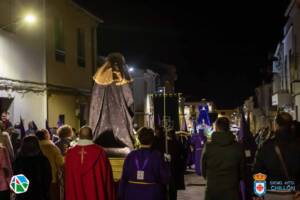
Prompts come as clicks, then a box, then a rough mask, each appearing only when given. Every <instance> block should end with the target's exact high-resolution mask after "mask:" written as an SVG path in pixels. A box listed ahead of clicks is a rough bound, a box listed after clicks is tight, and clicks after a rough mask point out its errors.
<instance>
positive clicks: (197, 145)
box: [191, 129, 206, 176]
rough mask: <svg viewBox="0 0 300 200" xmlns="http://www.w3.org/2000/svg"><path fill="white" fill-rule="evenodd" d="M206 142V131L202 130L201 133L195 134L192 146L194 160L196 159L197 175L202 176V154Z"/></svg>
mask: <svg viewBox="0 0 300 200" xmlns="http://www.w3.org/2000/svg"><path fill="white" fill-rule="evenodd" d="M205 142H206V137H205V136H204V130H203V129H200V130H199V133H196V134H193V135H192V138H191V144H192V145H193V146H194V156H195V157H194V159H195V171H196V174H197V175H199V176H201V167H200V166H201V154H202V150H203V148H204V144H205Z"/></svg>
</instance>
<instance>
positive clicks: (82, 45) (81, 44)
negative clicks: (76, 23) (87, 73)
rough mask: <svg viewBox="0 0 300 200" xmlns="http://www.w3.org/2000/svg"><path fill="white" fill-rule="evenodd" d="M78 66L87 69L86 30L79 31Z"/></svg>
mask: <svg viewBox="0 0 300 200" xmlns="http://www.w3.org/2000/svg"><path fill="white" fill-rule="evenodd" d="M77 64H78V66H79V67H85V43H84V30H83V29H81V28H79V29H77Z"/></svg>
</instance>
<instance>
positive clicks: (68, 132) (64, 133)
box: [57, 124, 73, 138]
mask: <svg viewBox="0 0 300 200" xmlns="http://www.w3.org/2000/svg"><path fill="white" fill-rule="evenodd" d="M57 135H58V136H59V137H60V138H69V137H72V135H73V129H72V127H71V126H70V125H67V124H65V125H63V126H61V127H59V129H58V130H57Z"/></svg>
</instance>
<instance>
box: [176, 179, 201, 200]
mask: <svg viewBox="0 0 300 200" xmlns="http://www.w3.org/2000/svg"><path fill="white" fill-rule="evenodd" d="M185 185H186V190H182V191H179V192H178V198H177V199H178V200H204V191H205V180H204V179H203V178H202V177H199V176H197V175H196V174H195V173H189V174H187V175H185Z"/></svg>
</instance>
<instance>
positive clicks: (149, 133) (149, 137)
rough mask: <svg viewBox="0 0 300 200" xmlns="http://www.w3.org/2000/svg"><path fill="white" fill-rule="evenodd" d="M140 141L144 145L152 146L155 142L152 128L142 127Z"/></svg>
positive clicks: (139, 131)
mask: <svg viewBox="0 0 300 200" xmlns="http://www.w3.org/2000/svg"><path fill="white" fill-rule="evenodd" d="M137 134H138V139H139V141H140V143H141V144H142V145H151V144H152V143H153V140H154V131H153V129H151V128H146V127H142V128H140V129H139V130H138V132H137Z"/></svg>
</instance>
